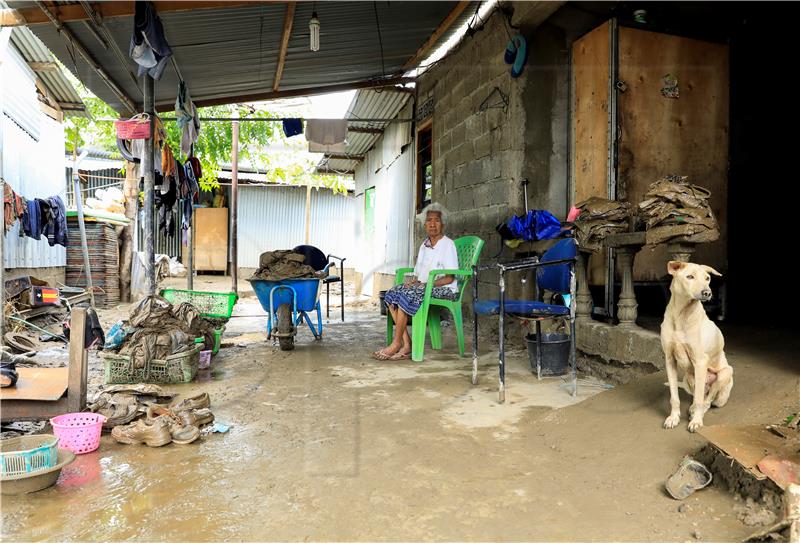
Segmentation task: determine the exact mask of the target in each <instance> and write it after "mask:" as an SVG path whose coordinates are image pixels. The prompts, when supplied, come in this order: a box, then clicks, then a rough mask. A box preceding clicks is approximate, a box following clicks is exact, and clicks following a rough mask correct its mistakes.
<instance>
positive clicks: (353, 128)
mask: <svg viewBox="0 0 800 543" xmlns="http://www.w3.org/2000/svg"><path fill="white" fill-rule="evenodd" d="M347 131H348V132H355V133H358V134H383V128H359V127H357V126H348V127H347Z"/></svg>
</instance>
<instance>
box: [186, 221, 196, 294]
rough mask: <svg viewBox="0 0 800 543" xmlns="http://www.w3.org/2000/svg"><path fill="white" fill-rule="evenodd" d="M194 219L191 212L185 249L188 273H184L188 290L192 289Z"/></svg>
mask: <svg viewBox="0 0 800 543" xmlns="http://www.w3.org/2000/svg"><path fill="white" fill-rule="evenodd" d="M194 219H195V214H194V213H192V222H191V223H189V234H188V236H187V237H188V238H189V247H188V248H187V249H186V252H187V253H189V258H188V260H189V262H188V264H189V266H188V268H189V269H188V273H187V274H186V288H187V289H189V290H193V289H194Z"/></svg>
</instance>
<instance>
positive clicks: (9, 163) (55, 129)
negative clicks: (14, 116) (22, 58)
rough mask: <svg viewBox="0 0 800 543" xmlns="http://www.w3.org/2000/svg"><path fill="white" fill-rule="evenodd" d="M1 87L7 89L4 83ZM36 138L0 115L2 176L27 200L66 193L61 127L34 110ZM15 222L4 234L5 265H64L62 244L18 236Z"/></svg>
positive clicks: (17, 224) (64, 258) (23, 266)
mask: <svg viewBox="0 0 800 543" xmlns="http://www.w3.org/2000/svg"><path fill="white" fill-rule="evenodd" d="M4 90H8V86H5V88H4ZM37 114H38V115H40V116H41V119H40V120H39V140H38V141H35V140H34V139H33V138H32V137H31V136H30V135H29V134H28V133H27V132H25V131H24V130H22V129H21V128H20V127H19V126H17V124H16V123H14V122H13V121H12V120H11V119H10V118H9V117H7V116H5V115H2V119H0V122H2V123H3V126H2V130H3V149H2V153H3V176H4V178H5V180H6V182H8V183H9V184H10V185H11V188H13V189H14V190H15V191H16V192H17V193H18V194H19V195H20V196H24V197H25V198H28V199H33V198H48V197H50V196H55V195H58V196H61V198H64V197H65V196H66V187H65V183H64V127H63V126H62V125H61V124H60V123H57V122H56V121H54V120H52V119H51V118H49V117H47V116H45V115H44V114H43V113H41V112H39V111H37ZM19 226H20V225H19V221H17V222H16V223H15V224H14V226H13V228H11V230H9V231H8V234H7V235H6V243H5V246H4V249H5V250H4V251H3V253H4V254H3V262H4V265H5V267H6V268H50V267H60V266H65V265H66V264H67V253H66V249H65V248H64V247H61V246H60V245H56V246H55V247H50V245H48V243H47V240H46V239H39V240H33V239H30V238H20V237H19Z"/></svg>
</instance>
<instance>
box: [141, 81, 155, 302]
mask: <svg viewBox="0 0 800 543" xmlns="http://www.w3.org/2000/svg"><path fill="white" fill-rule="evenodd" d="M154 87H155V83H154V81H153V78H152V77H150V76H149V75H145V76H144V111H145V113H147V114H149V115H150V137H149V138H148V139H146V140H145V146H144V156H143V157H142V173H143V174H144V256H145V259H144V269H145V282H146V284H147V294H148V295H150V296H152V295H153V294H155V293H156V254H155V245H154V242H155V240H154V239H153V238H154V237H155V213H154V206H155V192H154V191H155V162H154V160H155V157H154V154H153V147H154V143H155V140H154V139H153V138H154V136H155V126H156V123H155V102H154V98H155V97H154V96H153V93H154V92H155V88H154Z"/></svg>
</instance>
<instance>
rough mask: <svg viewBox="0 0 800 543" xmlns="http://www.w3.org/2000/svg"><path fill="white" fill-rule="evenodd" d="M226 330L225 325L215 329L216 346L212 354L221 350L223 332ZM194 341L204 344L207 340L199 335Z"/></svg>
mask: <svg viewBox="0 0 800 543" xmlns="http://www.w3.org/2000/svg"><path fill="white" fill-rule="evenodd" d="M223 332H225V327H224V326H223V327H221V328H217V329H216V330H214V348H213V349H212V350H211V354H217V353H218V352H219V346H220V344H221V343H222V333H223ZM194 342H195V343H196V344H198V345H201V346H202V345H203V343H204V342H205V338H202V337H199V338H195V340H194Z"/></svg>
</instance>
